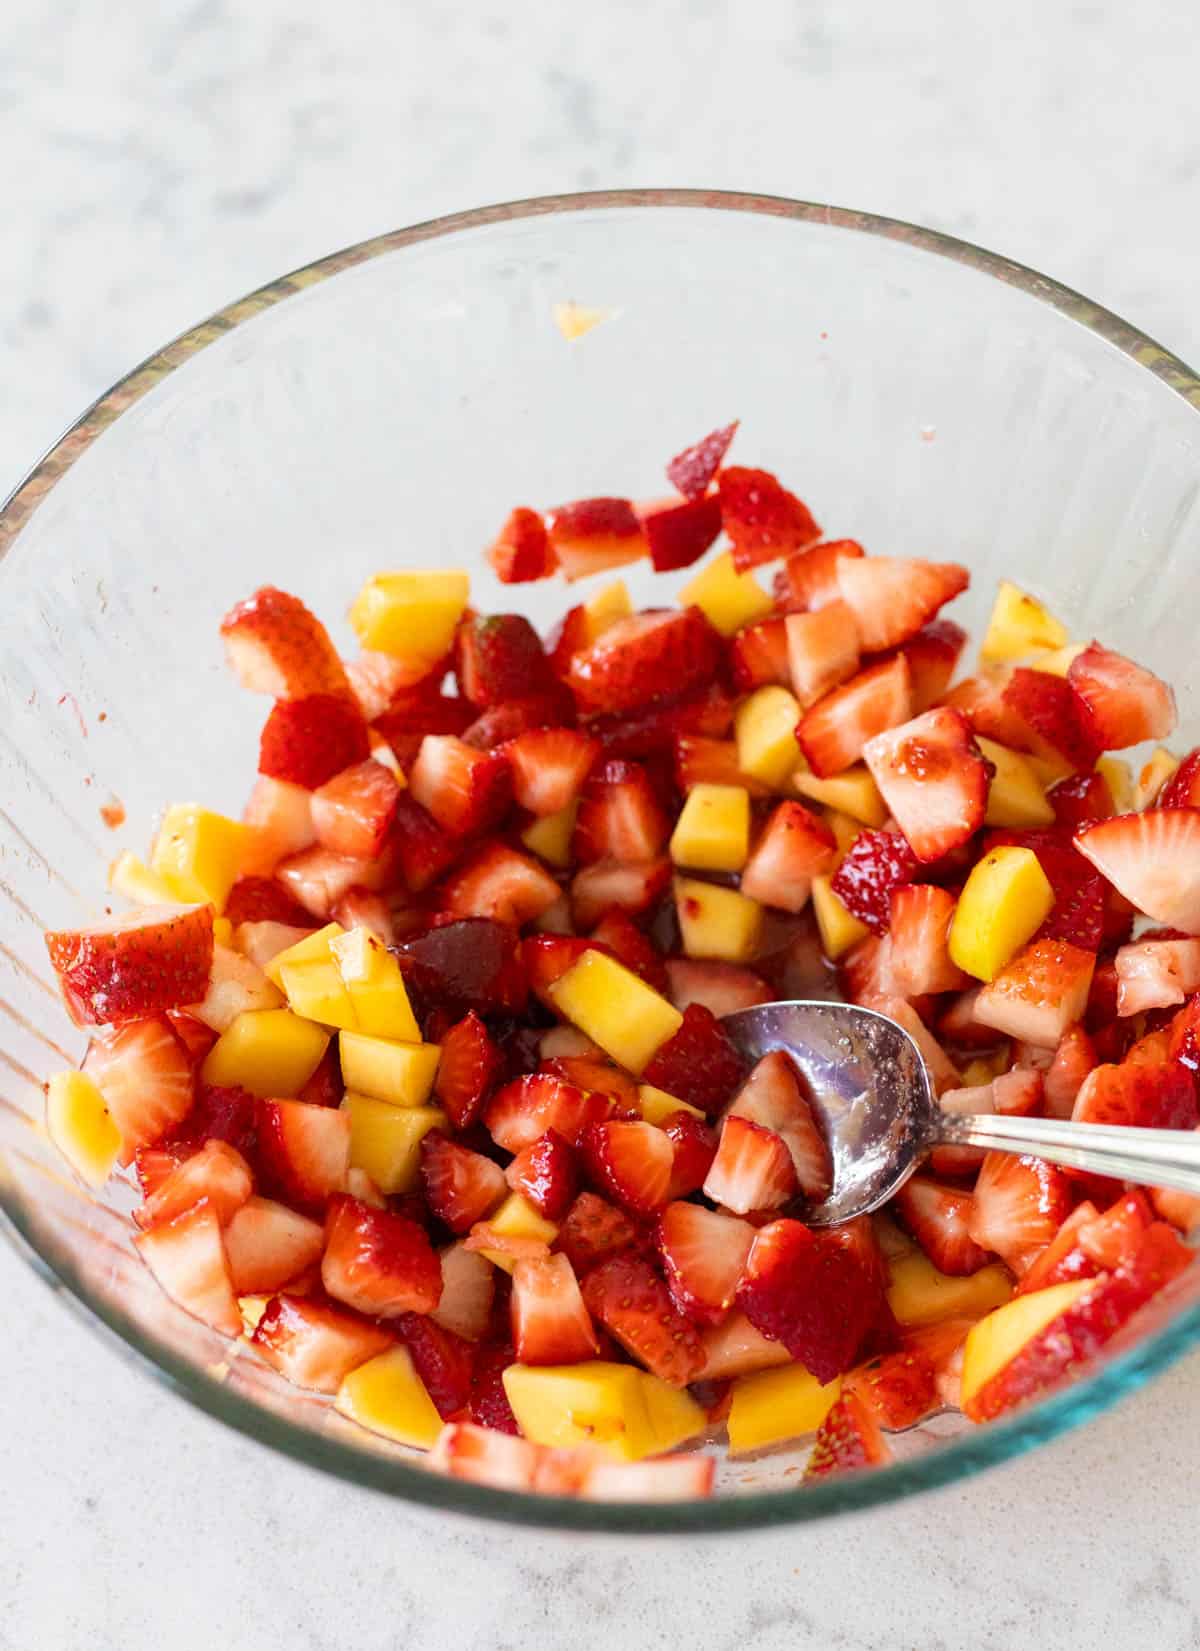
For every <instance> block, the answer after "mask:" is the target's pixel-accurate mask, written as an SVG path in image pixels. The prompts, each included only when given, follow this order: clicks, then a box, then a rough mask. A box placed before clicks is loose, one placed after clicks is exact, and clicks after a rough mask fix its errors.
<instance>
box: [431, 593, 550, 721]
mask: <svg viewBox="0 0 1200 1651" xmlns="http://www.w3.org/2000/svg"><path fill="white" fill-rule="evenodd" d="M454 671H455V675H456V677H457V678H458V687H459V692H460V693H461V694H462V696H463V698H464V699H465V700H467V701H468V702H469V703H470V704H471V705H474V706H475V707H476V708H477V709H479V710H481V711H486V710H487V709H488V708H489V707H490V706H493V705H501V704H503V703H504V702H505V701H506V700H510V699H518V698H520V697H522V696H525V695H529V694H536V693H541V692H548V691H550V690H551V689H552V688H553V687H554V677H553V673H552V672H551V670H550V663H549V661H548V660H547V658H546V652H545V649H544V648H543V647H542V643H541V638H540V637H539V636H538V634H537V632H536V631H535V630H534V628H533V626H532V625H531V624H530V623H529V621H528V619H526V618H524V616H523V615H521V614H517V613H493V614H487V615H480V614H475V615H471V616H468V617H466V618H464V620H463V622H462V624H461V625H460V626H459V628H458V636H457V637H456V639H455V656H454Z"/></svg>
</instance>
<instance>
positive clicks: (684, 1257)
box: [655, 1203, 754, 1324]
mask: <svg viewBox="0 0 1200 1651" xmlns="http://www.w3.org/2000/svg"><path fill="white" fill-rule="evenodd" d="M655 1236H656V1241H657V1243H658V1252H659V1255H660V1256H661V1257H662V1265H663V1271H664V1272H665V1273H666V1275H667V1288H668V1289H669V1290H670V1292H671V1299H672V1301H673V1302H674V1303H675V1306H676V1307H677V1308H678V1309H679V1311H680V1312H681V1313H682V1314H683V1315H684V1317H685V1318H689V1319H691V1321H692V1322H693V1324H719V1323H720V1322H721V1320H722V1319H724V1318H725V1317H726V1316H727V1315H728V1313H729V1309H730V1308H731V1307H732V1306H733V1301H734V1297H735V1296H736V1295H737V1288H738V1285H739V1284H740V1283H741V1279H742V1274H743V1272H744V1271H745V1267H746V1258H747V1256H748V1255H749V1254H750V1246H751V1244H753V1242H754V1228H753V1227H752V1226H751V1225H750V1223H749V1222H748V1221H739V1220H737V1218H736V1217H734V1216H731V1215H723V1214H721V1212H720V1211H719V1210H706V1209H705V1208H704V1207H703V1206H702V1205H700V1204H685V1203H673V1204H668V1205H667V1207H666V1209H665V1210H664V1211H663V1212H662V1214H661V1215H660V1216H659V1218H658V1227H657V1229H656V1235H655Z"/></svg>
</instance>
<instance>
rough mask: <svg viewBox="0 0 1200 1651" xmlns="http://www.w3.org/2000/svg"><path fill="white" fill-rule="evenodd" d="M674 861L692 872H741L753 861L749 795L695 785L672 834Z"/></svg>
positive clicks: (724, 787)
mask: <svg viewBox="0 0 1200 1651" xmlns="http://www.w3.org/2000/svg"><path fill="white" fill-rule="evenodd" d="M671 858H672V860H674V862H675V864H676V865H677V866H684V867H686V868H687V869H688V870H689V871H741V869H742V867H743V866H744V865H745V864H746V861H747V860H748V859H749V858H750V793H749V792H748V791H745V790H743V788H742V787H741V786H740V785H710V784H707V783H701V784H700V785H694V786H693V787H692V789H691V790H690V791H689V792H688V795H687V801H686V802H685V803H684V805H683V807H682V809H681V810H680V813H679V818H678V820H676V822H675V830H674V831H673V832H672V833H671Z"/></svg>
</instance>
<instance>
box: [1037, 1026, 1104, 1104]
mask: <svg viewBox="0 0 1200 1651" xmlns="http://www.w3.org/2000/svg"><path fill="white" fill-rule="evenodd" d="M1095 1065H1096V1051H1095V1049H1094V1048H1093V1046H1092V1040H1091V1038H1090V1037H1089V1036H1088V1034H1087V1032H1086V1031H1085V1030H1084V1028H1083V1027H1082V1026H1070V1027H1068V1028H1067V1030H1066V1031H1065V1032H1064V1033H1063V1035H1062V1037H1061V1038H1060V1039H1059V1042H1058V1047H1057V1048H1056V1049H1055V1051H1054V1056H1053V1058H1052V1060H1051V1062H1050V1065H1049V1066H1048V1067H1047V1068H1046V1071H1045V1073H1044V1074H1043V1080H1042V1083H1043V1095H1044V1097H1045V1103H1046V1115H1047V1117H1050V1118H1069V1117H1070V1116H1071V1112H1072V1110H1073V1108H1074V1106H1075V1097H1076V1095H1078V1093H1079V1090H1080V1086H1081V1085H1082V1083H1083V1080H1084V1079H1085V1078H1086V1077H1087V1075H1088V1073H1089V1072H1090V1071H1091V1070H1092V1068H1093V1067H1094V1066H1095Z"/></svg>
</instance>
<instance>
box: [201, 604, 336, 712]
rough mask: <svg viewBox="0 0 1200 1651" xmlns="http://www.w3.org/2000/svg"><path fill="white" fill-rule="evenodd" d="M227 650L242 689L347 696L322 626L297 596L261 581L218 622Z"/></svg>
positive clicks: (289, 695)
mask: <svg viewBox="0 0 1200 1651" xmlns="http://www.w3.org/2000/svg"><path fill="white" fill-rule="evenodd" d="M221 637H222V640H223V641H224V643H225V654H226V657H227V658H228V660H229V663H230V665H231V666H232V667H233V669H234V672H235V673H236V675H237V678H238V681H239V682H240V683H241V685H242V687H243V688H249V689H250V691H251V693H256V694H270V695H271V697H272V698H273V699H302V698H304V697H305V696H306V695H308V694H341V695H345V696H347V697H348V696H349V693H350V685H349V683H348V681H347V680H346V673H345V670H344V669H343V667H342V662H341V660H340V659H339V658H338V655H337V650H336V649H335V648H334V646H333V643H332V642H331V641H330V640H329V633H328V632H327V631H326V629H325V627H324V625H322V624H321V622H320V620H319V619H317V618H316V617H315V615H313V614H312V613H310V612H309V610H308V609H307V608H306V607H305V606H304V603H303V602H301V601H300V599H299V598H298V597H296V596H289V595H288V593H287V592H286V591H282V590H275V589H274V588H273V587H272V586H270V585H264V586H263V587H262V588H261V590H256V591H255V592H254V595H253V596H249V597H247V598H246V600H245V601H244V602H239V603H238V605H237V606H236V607H235V608H231V609H230V611H229V612H228V613H227V614H226V615H225V617H224V619H223V620H222V621H221Z"/></svg>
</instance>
